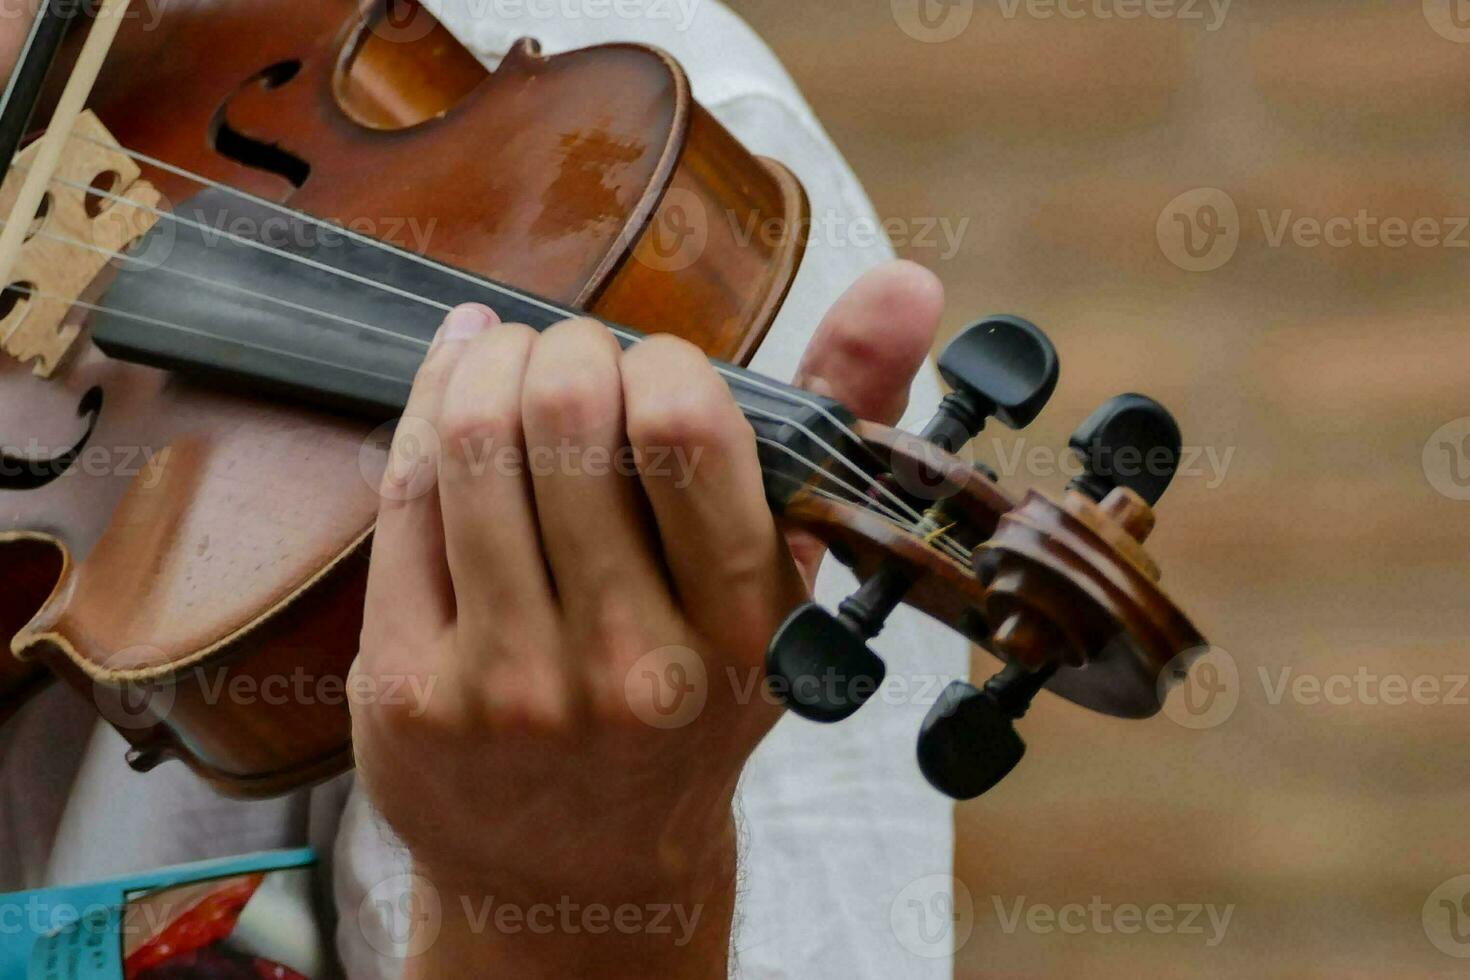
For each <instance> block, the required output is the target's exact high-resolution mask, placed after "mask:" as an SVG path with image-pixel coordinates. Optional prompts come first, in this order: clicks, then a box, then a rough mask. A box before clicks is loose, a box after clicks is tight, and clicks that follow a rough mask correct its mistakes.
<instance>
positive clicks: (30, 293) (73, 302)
mask: <svg viewBox="0 0 1470 980" xmlns="http://www.w3.org/2000/svg"><path fill="white" fill-rule="evenodd" d="M5 291H6V292H14V293H18V294H20V295H22V296H26V297H29V298H31V299H49V300H52V301H54V302H57V303H62V304H65V305H68V306H75V307H78V308H80V309H83V310H88V311H90V312H92V313H110V314H112V315H114V316H121V317H125V318H127V319H129V320H136V321H138V322H139V323H146V324H148V325H149V326H153V327H161V328H163V329H165V330H177V331H180V332H182V333H187V334H192V335H194V336H196V337H203V338H204V339H206V340H220V341H225V342H228V343H236V341H235V340H234V339H233V338H229V337H221V336H220V335H218V334H213V333H210V332H209V331H207V330H200V329H199V328H197V327H188V326H184V325H183V324H181V323H170V322H169V321H167V320H160V319H157V318H156V317H151V316H146V315H145V314H142V313H132V312H130V311H127V310H118V309H113V308H111V307H107V306H102V305H100V304H97V303H88V302H86V301H84V300H80V299H71V298H69V297H67V296H63V295H61V294H60V293H50V292H46V291H45V290H41V289H35V288H34V287H31V286H25V285H22V284H20V283H12V284H11V285H9V286H7V287H5ZM245 346H248V347H251V348H253V349H255V350H259V351H264V352H266V353H268V354H279V355H281V356H282V357H290V358H294V359H295V360H298V361H304V362H306V363H307V364H315V365H317V366H319V367H331V368H336V369H338V370H342V371H351V372H353V373H354V374H361V375H364V376H366V377H369V378H375V379H377V380H380V381H390V382H394V383H397V382H399V381H401V380H402V379H400V378H395V377H394V376H392V375H391V374H381V373H379V372H377V371H369V370H367V369H366V368H359V367H353V366H352V365H350V364H341V363H338V362H336V361H328V360H324V359H322V358H320V357H312V356H311V355H310V354H300V353H297V352H295V351H289V350H282V349H280V348H278V347H271V346H270V345H268V344H262V343H260V342H259V341H254V340H252V341H250V342H249V343H248V344H246V345H245Z"/></svg>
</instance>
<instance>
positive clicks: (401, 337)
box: [0, 218, 420, 345]
mask: <svg viewBox="0 0 1470 980" xmlns="http://www.w3.org/2000/svg"><path fill="white" fill-rule="evenodd" d="M5 225H6V221H5V219H4V218H0V228H4V227H5ZM35 237H37V238H45V239H47V240H49V241H53V242H56V243H58V244H61V245H67V246H69V247H71V248H80V249H83V250H85V251H88V252H94V253H96V254H98V255H103V256H106V257H107V258H110V259H120V260H122V261H124V262H136V263H138V264H140V265H148V264H150V263H148V262H147V260H146V259H140V258H138V257H137V256H135V255H129V254H127V253H126V252H117V251H114V250H112V249H110V248H104V247H102V246H101V245H93V244H91V243H89V242H84V241H80V240H78V239H75V238H72V237H70V236H68V235H58V234H56V233H55V232H51V231H47V230H46V229H45V228H41V229H38V230H37V231H36V232H35ZM155 268H156V269H157V270H158V271H160V272H163V273H166V274H168V275H171V276H177V277H178V278H180V279H187V280H188V281H190V282H197V283H200V284H201V285H205V286H209V287H211V288H218V289H224V290H228V291H229V292H232V293H239V294H240V295H242V296H245V297H248V298H250V299H256V300H261V301H263V302H266V303H272V304H274V305H276V306H281V307H285V308H286V309H290V310H295V311H297V312H298V313H308V314H311V315H312V316H320V317H324V318H326V319H329V320H336V321H337V322H338V323H342V324H345V325H347V326H350V327H358V328H360V329H362V330H366V331H368V332H369V333H376V334H382V335H383V336H384V337H387V338H388V339H389V340H392V341H395V342H397V343H400V344H404V345H413V344H416V343H419V342H420V341H418V338H416V337H409V336H407V335H406V334H404V333H402V332H400V331H397V330H391V329H389V328H388V327H380V326H378V325H376V324H372V323H366V322H364V321H362V320H356V319H353V318H352V317H350V316H343V315H341V314H339V313H332V312H331V311H329V310H319V309H317V308H315V307H312V306H307V305H305V304H303V303H293V302H292V301H291V300H288V299H284V298H282V297H280V296H273V295H271V294H270V293H262V292H257V291H256V290H254V289H250V288H249V287H247V286H240V285H236V284H234V283H229V282H223V281H221V280H218V279H211V278H210V277H208V276H201V275H199V274H197V273H193V272H188V271H186V270H184V269H176V268H174V267H172V266H155ZM218 339H220V340H227V339H228V338H225V337H219V338H218Z"/></svg>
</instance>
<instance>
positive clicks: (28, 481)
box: [0, 388, 102, 490]
mask: <svg viewBox="0 0 1470 980" xmlns="http://www.w3.org/2000/svg"><path fill="white" fill-rule="evenodd" d="M101 415H102V389H101V388H90V389H88V391H87V393H86V394H85V395H83V396H82V400H81V402H80V403H79V404H78V405H77V417H78V418H83V419H86V420H87V428H86V431H84V432H83V433H82V437H81V438H80V439H78V440H77V443H76V445H74V446H72V447H71V448H70V449H68V450H66V451H64V452H62V453H60V454H59V455H56V456H51V457H48V458H45V459H34V458H28V457H25V456H11V455H10V454H9V453H6V452H4V451H3V450H0V490H39V489H41V488H42V487H44V486H45V485H46V484H48V483H51V482H52V481H53V480H56V479H58V478H60V477H61V476H62V475H63V474H65V473H66V471H67V470H69V469H71V468H72V466H74V465H75V464H76V461H77V459H78V458H80V457H81V455H82V450H84V449H86V448H87V442H88V441H89V440H90V439H91V438H92V433H93V432H94V431H96V429H97V419H98V418H100V417H101Z"/></svg>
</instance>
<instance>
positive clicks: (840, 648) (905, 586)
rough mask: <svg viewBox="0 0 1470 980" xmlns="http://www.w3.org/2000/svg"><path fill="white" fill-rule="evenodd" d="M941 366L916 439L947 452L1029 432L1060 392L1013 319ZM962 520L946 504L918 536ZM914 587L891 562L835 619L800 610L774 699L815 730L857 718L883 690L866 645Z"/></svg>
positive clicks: (967, 336) (952, 353) (976, 336)
mask: <svg viewBox="0 0 1470 980" xmlns="http://www.w3.org/2000/svg"><path fill="white" fill-rule="evenodd" d="M939 366H940V371H941V373H942V374H943V376H944V378H945V380H946V381H948V382H949V384H950V386H951V387H952V388H953V389H954V391H952V392H951V393H950V394H949V395H948V396H946V397H945V399H944V401H943V402H941V403H940V406H939V410H938V412H937V413H936V414H935V416H934V418H933V419H932V420H931V421H930V422H929V424H928V425H927V426H925V428H924V430H923V432H922V433H921V435H920V438H921V439H922V440H925V441H926V442H927V443H929V444H931V445H933V446H936V447H940V448H942V449H954V448H958V447H959V446H961V445H963V444H964V443H966V442H968V441H969V440H970V439H972V438H974V437H975V436H976V435H977V434H979V432H980V431H981V429H983V428H984V427H985V423H986V420H987V419H989V418H996V419H999V420H1000V421H1001V423H1002V424H1004V425H1006V426H1009V427H1010V428H1013V429H1014V428H1021V427H1023V426H1026V425H1029V424H1030V423H1031V421H1032V420H1033V419H1034V418H1035V417H1036V416H1037V415H1038V414H1039V413H1040V412H1041V409H1042V408H1043V407H1044V406H1045V405H1046V402H1047V400H1048V399H1049V398H1050V397H1051V394H1052V392H1053V391H1054V390H1055V389H1056V385H1057V376H1058V371H1059V369H1058V364H1057V354H1056V349H1055V348H1054V347H1053V346H1052V343H1051V341H1050V340H1049V339H1047V336H1046V335H1045V334H1044V333H1042V332H1041V330H1040V329H1039V328H1038V327H1036V326H1035V325H1034V324H1032V323H1029V322H1027V321H1026V320H1023V319H1021V318H1020V317H1013V316H997V317H991V318H989V319H986V320H982V321H980V322H979V323H976V324H974V325H973V326H971V327H969V328H967V329H966V330H964V331H963V332H962V333H961V334H960V335H959V336H958V337H956V338H955V339H954V340H953V341H952V342H951V343H950V344H949V346H948V347H946V348H945V350H944V353H943V354H942V355H941V356H940V359H939ZM915 503H916V504H919V505H920V506H922V503H923V502H922V501H915ZM916 512H917V511H916ZM959 520H960V517H959V516H958V515H955V514H951V513H950V512H949V503H948V499H939V500H937V502H933V503H932V504H931V505H929V506H927V507H926V508H925V509H924V511H923V513H922V515H921V516H920V518H919V519H918V521H917V522H916V524H915V527H914V528H913V531H914V533H915V534H916V535H917V536H919V537H920V538H929V537H938V536H940V535H942V534H944V533H945V532H946V531H948V530H949V528H950V526H952V525H954V524H956V523H959ZM913 585H914V576H913V575H912V574H911V572H910V570H909V568H908V567H906V565H905V564H904V563H903V562H902V561H897V560H895V561H889V562H885V563H884V564H883V565H882V566H881V567H879V568H877V569H876V570H874V572H873V574H871V575H870V576H868V577H867V578H866V579H865V580H864V581H863V583H862V586H861V587H860V588H859V589H858V591H857V592H855V593H853V594H852V595H851V596H849V597H848V598H847V599H845V600H844V601H843V602H842V604H841V605H840V606H839V607H838V611H837V614H836V615H835V616H834V615H832V614H831V613H828V612H827V611H826V610H824V609H822V608H821V607H820V606H818V605H816V604H815V603H807V604H805V605H803V606H802V607H801V608H800V609H798V610H797V611H796V612H795V613H794V614H792V616H791V617H790V618H789V619H788V620H787V621H786V623H785V624H783V626H782V627H781V629H779V630H778V631H777V633H776V635H775V637H774V638H773V639H772V640H771V644H770V647H769V649H768V652H767V656H766V673H767V677H768V678H769V679H770V680H771V681H772V687H773V690H774V691H775V692H776V693H777V695H778V696H780V697H783V698H784V699H785V701H786V704H787V706H788V707H789V708H790V709H791V710H792V711H794V712H795V713H797V714H799V715H801V716H802V717H804V718H808V719H810V720H812V721H820V722H828V723H830V722H835V721H841V720H843V719H844V718H847V717H849V716H850V715H852V714H853V713H854V712H856V711H857V710H858V709H859V708H861V707H862V706H863V704H865V703H866V701H867V699H868V698H869V697H871V696H872V694H873V693H874V692H875V691H876V690H877V689H878V686H879V685H880V684H881V683H882V677H883V672H884V668H883V661H882V659H881V658H880V657H879V656H878V655H877V654H876V653H874V652H873V651H872V649H871V648H869V647H868V646H867V641H868V640H870V639H872V638H873V637H875V636H877V635H878V634H879V633H880V632H881V631H882V629H883V625H884V623H885V622H886V621H887V619H888V617H889V615H891V614H892V613H893V611H894V610H895V609H897V608H898V606H899V605H900V604H901V603H902V602H903V601H904V598H905V596H906V595H907V594H908V592H909V590H910V588H911V587H912V586H913ZM854 669H855V670H856V672H854Z"/></svg>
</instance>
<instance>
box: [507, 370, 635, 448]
mask: <svg viewBox="0 0 1470 980" xmlns="http://www.w3.org/2000/svg"><path fill="white" fill-rule="evenodd" d="M608 367H611V365H607V366H604V365H600V364H596V363H593V362H589V361H585V360H584V361H581V362H580V363H570V364H566V365H565V366H564V367H563V368H562V369H561V370H558V371H555V372H551V371H541V372H537V373H535V374H534V375H532V376H531V377H528V378H527V379H526V387H525V392H524V394H523V396H522V406H521V408H522V412H523V413H524V415H525V418H526V421H527V422H528V423H531V424H534V425H536V426H538V427H545V428H550V429H552V430H554V431H558V432H582V431H586V430H588V429H591V428H593V427H594V426H596V425H598V424H599V423H601V422H604V421H605V420H606V419H608V418H610V417H616V415H617V413H618V409H619V404H618V399H619V395H618V390H617V387H616V378H615V377H613V376H612V375H611V372H610V371H609V370H608Z"/></svg>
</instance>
